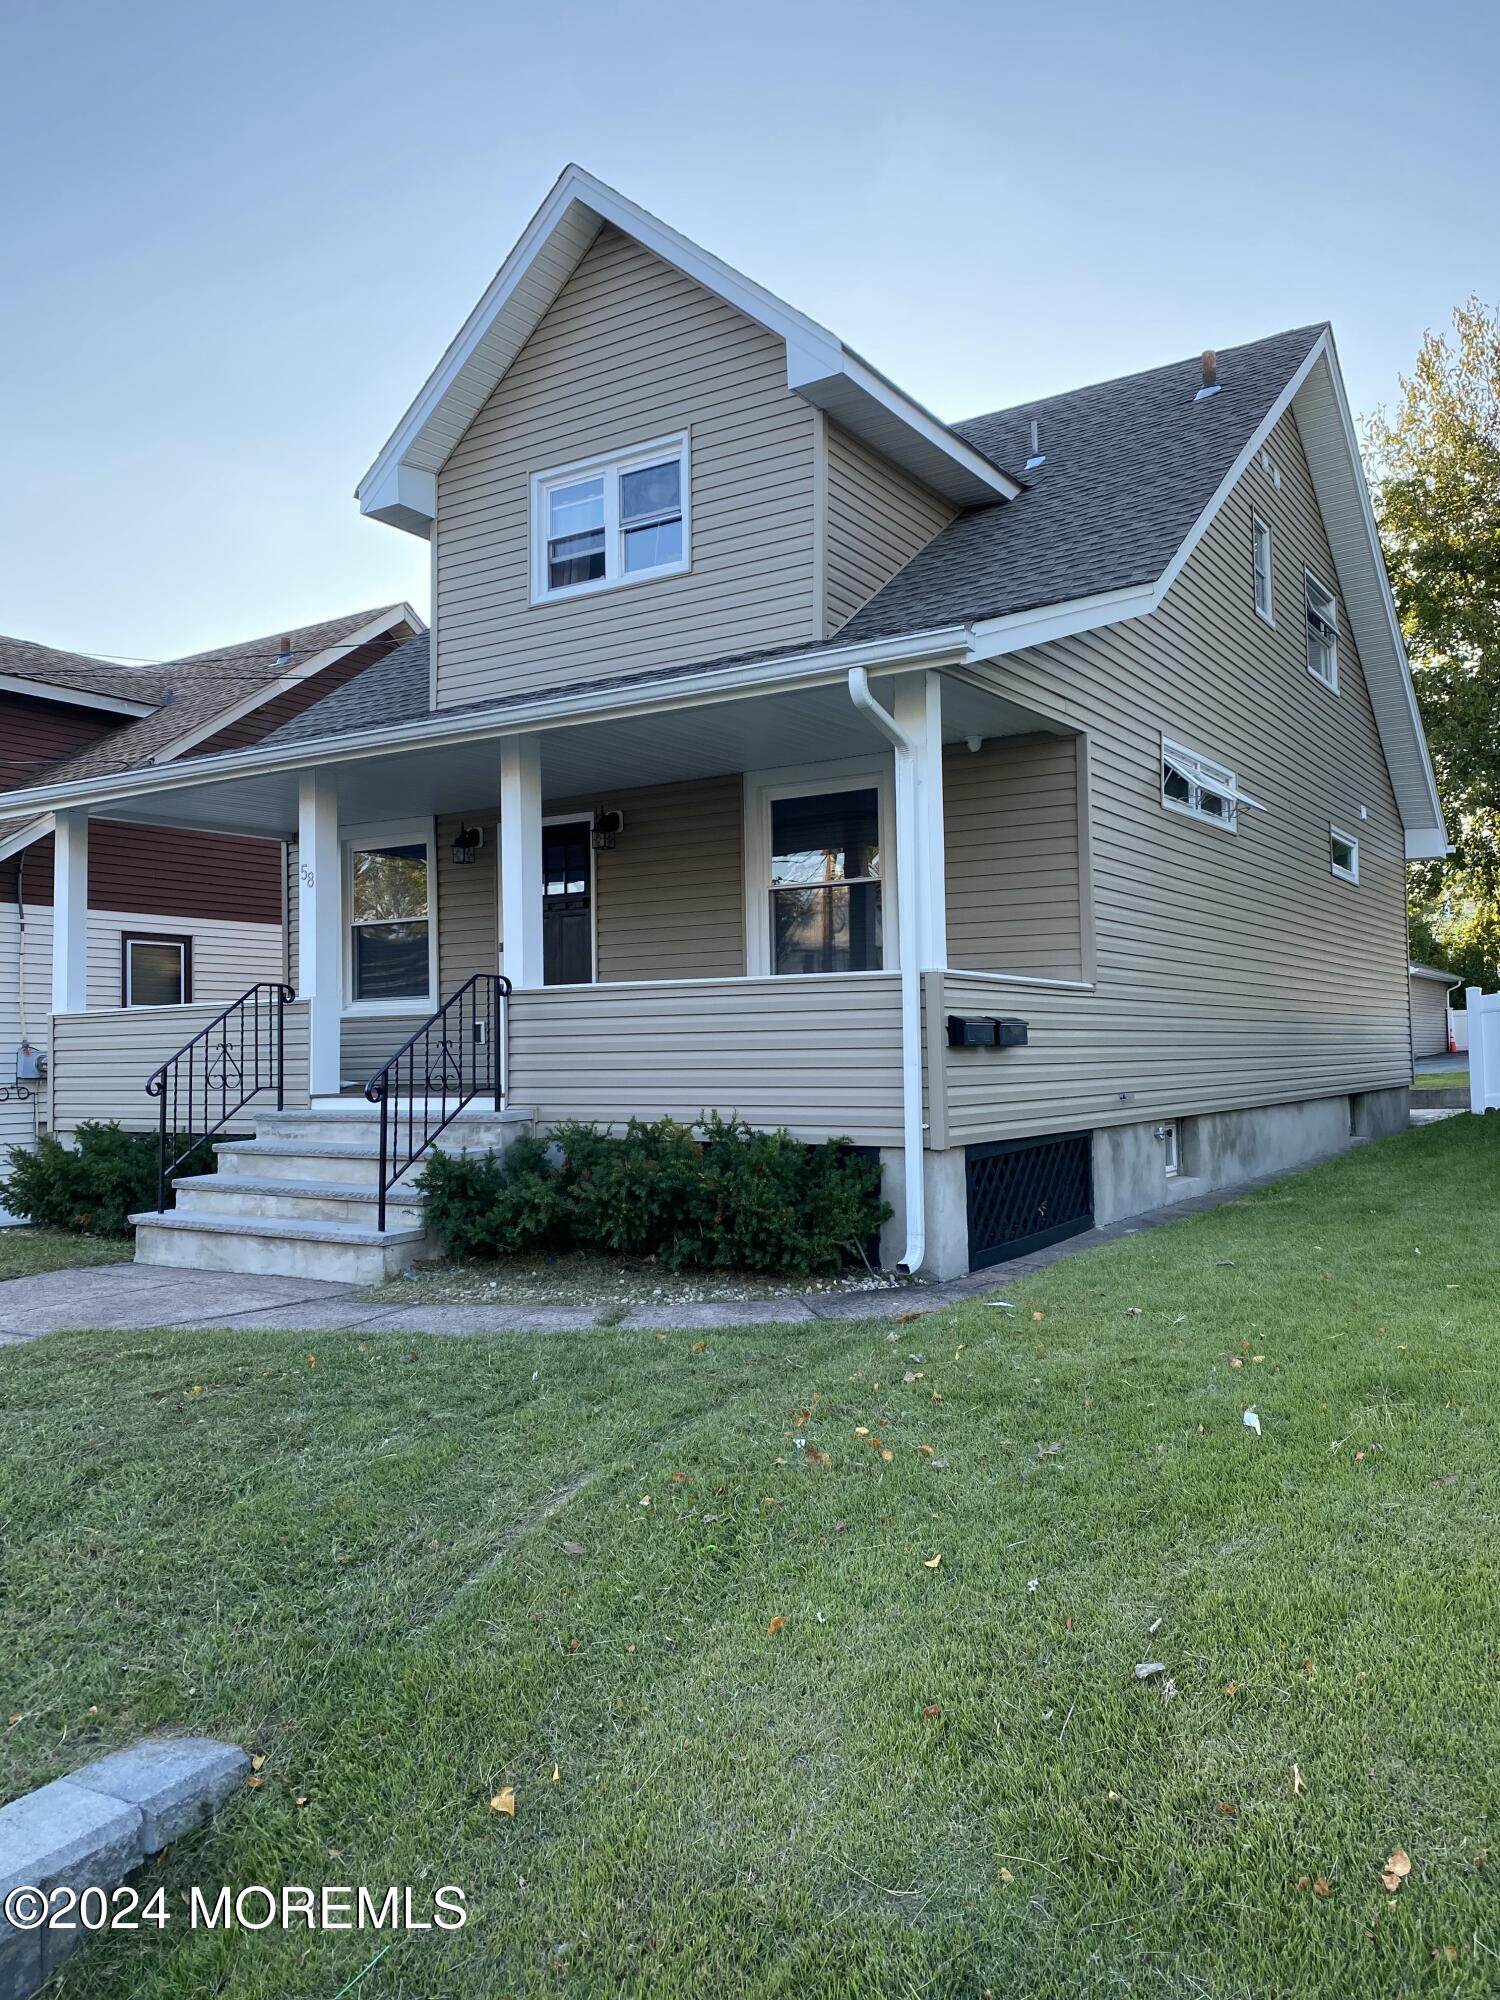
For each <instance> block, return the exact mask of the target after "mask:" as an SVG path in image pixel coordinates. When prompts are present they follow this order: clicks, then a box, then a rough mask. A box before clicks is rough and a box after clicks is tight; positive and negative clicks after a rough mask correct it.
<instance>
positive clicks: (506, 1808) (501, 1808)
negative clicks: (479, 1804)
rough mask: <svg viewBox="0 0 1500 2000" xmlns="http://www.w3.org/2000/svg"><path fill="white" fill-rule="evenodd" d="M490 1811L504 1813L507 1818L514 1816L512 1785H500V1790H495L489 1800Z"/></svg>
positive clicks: (514, 1801)
mask: <svg viewBox="0 0 1500 2000" xmlns="http://www.w3.org/2000/svg"><path fill="white" fill-rule="evenodd" d="M490 1811H491V1812H494V1813H504V1814H505V1816H506V1818H507V1819H514V1818H515V1816H516V1788H515V1786H514V1785H502V1786H501V1788H500V1790H499V1791H498V1792H496V1794H495V1796H494V1797H493V1798H492V1799H491V1800H490Z"/></svg>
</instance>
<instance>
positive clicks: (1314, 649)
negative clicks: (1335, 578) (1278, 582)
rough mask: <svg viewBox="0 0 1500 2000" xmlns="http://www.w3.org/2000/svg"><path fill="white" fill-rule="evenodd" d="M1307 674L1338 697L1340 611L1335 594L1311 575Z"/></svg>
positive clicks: (1308, 577) (1309, 576)
mask: <svg viewBox="0 0 1500 2000" xmlns="http://www.w3.org/2000/svg"><path fill="white" fill-rule="evenodd" d="M1306 597H1307V671H1308V672H1309V673H1310V674H1311V675H1312V676H1313V678H1314V679H1315V680H1320V681H1321V682H1322V683H1323V685H1324V687H1326V688H1331V689H1332V691H1333V692H1334V693H1335V694H1337V693H1338V686H1339V610H1338V605H1337V604H1336V603H1335V602H1334V596H1333V592H1332V591H1331V590H1328V589H1325V587H1324V586H1323V585H1322V584H1321V583H1319V581H1318V579H1317V578H1316V577H1315V576H1314V575H1313V573H1312V571H1311V570H1308V571H1307V586H1306Z"/></svg>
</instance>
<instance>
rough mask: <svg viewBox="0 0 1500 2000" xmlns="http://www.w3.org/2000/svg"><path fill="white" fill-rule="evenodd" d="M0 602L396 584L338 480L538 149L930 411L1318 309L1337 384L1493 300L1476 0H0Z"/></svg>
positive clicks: (74, 610)
mask: <svg viewBox="0 0 1500 2000" xmlns="http://www.w3.org/2000/svg"><path fill="white" fill-rule="evenodd" d="M0 65H3V68H4V71H5V73H6V75H7V79H8V85H9V87H8V90H7V105H6V117H5V120H4V123H3V129H0V188H3V189H4V193H3V194H0V399H3V402H0V425H3V439H4V443H3V447H0V449H3V453H4V461H5V474H4V478H3V480H0V551H3V555H0V630H5V631H9V632H12V633H19V634H21V635H23V636H26V637H30V638H35V639H41V640H44V641H46V642H47V643H49V644H52V645H57V646H64V647H70V648H75V649H77V650H79V651H86V652H92V651H98V652H104V653H110V654H118V655H124V656H134V657H141V658H147V659H152V658H161V657H164V656H169V655H171V654H174V653H179V652H182V651H185V650H188V649H190V648H193V647H199V646H210V645H213V644H215V643H217V642H219V641H222V640H226V639H232V638H241V637H249V636H251V635H253V634H255V633H259V632H272V631H278V630H280V629H282V628H283V627H285V626H288V625H293V624H300V623H304V622H307V621H310V620H312V619H315V618H319V617H324V616H329V615H332V614H334V613H337V612H340V611H344V610H347V609H354V608H357V607H359V606H361V605H365V604H374V603H380V602H389V601H392V600H394V599H397V598H400V597H409V598H410V599H411V600H412V601H413V602H414V603H415V604H417V605H418V607H419V608H420V609H422V610H423V611H424V612H425V610H426V601H427V550H426V545H425V544H423V543H419V542H417V541H414V540H413V539H412V538H411V537H409V536H405V535H402V534H399V533H397V532H396V531H394V530H392V529H389V528H383V527H381V526H379V525H378V524H376V523H373V522H368V521H362V520H361V519H360V517H359V513H358V509H357V507H356V505H355V503H354V501H353V498H352V492H353V487H354V484H355V481H356V480H357V479H358V478H359V476H360V475H361V474H362V472H363V471H364V470H365V467H366V466H367V465H368V463H369V461H370V460H371V459H372V458H373V457H374V455H375V453H376V451H377V450H378V449H379V447H380V445H381V444H382V443H383V442H384V439H385V437H386V436H387V434H388V433H389V431H390V430H391V428H392V427H393V426H394V424H395V422H396V420H397V418H398V417H399V416H400V415H401V413H402V411H403V410H404V408H405V407H406V404H407V403H408V401H409V400H410V398H411V397H412V395H413V394H414V393H415V392H416V390H417V388H418V387H419V386H420V384H421V382H422V380H423V378H424V377H425V375H426V373H427V371H428V370H429V368H430V367H431V366H432V364H433V362H434V361H435V360H436V359H437V357H438V355H439V353H440V352H441V351H442V349H443V347H444V346H445V345H446V343H447V341H448V340H449V338H450V337H451V335H452V334H453V332H454V331H455V330H456V328H457V327H458V325H459V323H460V321H461V320H462V319H463V317H464V315H465V314H466V313H467V311H468V310H469V308H470V306H471V305H472V304H473V302H474V300H475V298H476V297H477V296H478V294H479V293H480V291H481V290H482V289H483V287H484V286H485V284H486V283H487V282H488V280H489V278H490V276H491V275H492V274H493V272H494V270H495V267H496V266H497V265H498V264H499V262H500V261H501V259H502V257H503V256H504V255H505V253H506V251H507V250H508V249H509V247H510V245H511V243H512V241H513V240H514V238H515V236H516V235H517V233H518V232H519V230H520V229H521V227H522V226H523V224H524V223H525V221H526V219H527V218H528V216H529V215H530V213H531V211H532V210H533V209H534V208H535V207H536V205H537V204H538V203H539V202H540V200H541V199H542V197H543V195H544V194H545V193H546V191H547V188H548V187H549V186H550V185H551V182H552V181H553V179H554V178H555V176H556V174H557V172H558V171H559V170H560V168H561V167H562V165H563V164H564V163H565V162H566V161H567V160H568V159H570V158H572V159H577V160H579V161H581V162H582V163H583V164H584V165H585V166H587V167H588V168H590V169H591V171H593V172H594V173H597V174H599V175H600V176H601V177H602V178H604V179H605V180H608V181H612V182H613V183H614V184H615V185H616V186H617V187H619V188H621V189H622V190H623V191H624V192H626V193H627V194H629V195H631V196H632V197H633V198H635V199H636V200H638V201H640V202H642V203H643V204H644V205H645V206H646V207H648V208H650V209H652V210H654V211H655V212H656V213H657V214H658V215H660V216H662V217H664V218H665V219H666V220H667V221H669V222H671V223H672V224H673V225H674V226H676V227H677V228H679V229H681V230H683V231H685V232H686V233H687V234H688V235H690V236H692V237H695V238H696V239H697V240H698V241H700V242H702V243H704V244H705V245H707V246H708V247H709V248H710V249H712V250H714V251H715V252H717V253H718V254H719V255H720V256H723V257H725V258H727V259H728V260H729V261H730V262H731V263H733V264H736V265H738V266H740V267H741V268H742V269H744V270H745V271H747V272H749V273H750V274H751V275H752V276H754V277H755V278H757V279H758V280H759V281H760V282H761V283H763V284H766V285H769V286H770V287H771V288H772V289H773V290H775V291H777V292H779V293H781V295H782V296H783V297H785V298H786V299H788V300H790V301H791V302H792V303H793V304H794V305H796V306H798V307H800V308H801V309H802V310H803V311H805V312H807V313H810V314H811V315H813V316H814V317H815V318H817V319H820V320H822V321H823V322H824V323H825V324H827V325H829V326H831V327H833V328H834V329H835V330H836V331H837V332H838V333H839V334H840V335H841V336H842V337H843V338H844V339H845V340H847V341H848V342H849V343H850V344H851V345H853V346H855V347H857V348H858V349H859V350H860V351H861V352H862V353H864V354H865V355H866V356H868V358H869V359H870V360H872V361H874V362H875V363H877V364H878V365H879V366H880V367H882V368H883V369H885V370H886V372H887V373H889V374H890V375H892V376H894V377H895V379H896V380H897V381H899V382H900V383H901V384H902V385H903V387H905V388H907V389H908V390H909V391H911V392H912V393H913V394H915V395H917V396H919V397H920V398H921V399H922V400H923V401H924V402H926V403H928V404H930V405H931V406H932V407H933V408H934V409H935V410H937V411H938V413H939V414H940V415H942V416H945V417H949V418H957V417H962V416H969V415H973V414H975V413H976V412H978V411H980V410H985V409H993V408H996V407H998V406H1000V405H1003V404H1007V403H1012V402H1017V401H1021V400H1023V399H1025V398H1027V397H1031V396H1036V395H1042V394H1046V393H1048V392H1050V391H1053V390H1057V389H1062V388H1066V387H1069V386H1071V385H1073V384H1076V383H1079V382H1085V381H1093V380H1098V379H1099V378H1101V377H1104V376H1109V375H1116V374H1123V373H1126V372H1128V371H1130V370H1131V369H1135V368H1141V367H1149V366H1151V365H1153V364H1155V363H1157V362H1161V361H1166V360H1171V359H1175V358H1177V357H1180V356H1181V355H1184V354H1189V353H1193V352H1196V351H1197V350H1198V349H1200V348H1202V347H1204V346H1210V345H1212V346H1223V347H1227V346H1230V345H1232V344H1233V343H1234V342H1236V341H1238V340H1244V339H1249V338H1253V337H1254V336H1256V335H1258V334H1262V333H1267V332H1271V331H1273V330H1275V329H1277V328H1280V327H1285V326H1293V325H1298V324H1301V323H1303V322H1305V321H1309V320H1314V319H1321V318H1325V317H1327V318H1331V319H1332V320H1333V322H1334V326H1335V329H1336V332H1337V334H1338V339H1339V345H1340V351H1341V354H1342V357H1343V362H1344V368H1345V372H1346V376H1347V379H1348V383H1349V389H1350V394H1351V398H1352V400H1353V402H1354V404H1355V407H1356V409H1357V410H1358V411H1361V412H1363V411H1365V410H1368V409H1369V408H1371V407H1372V406H1373V405H1374V404H1376V403H1378V402H1380V401H1382V400H1383V399H1386V398H1389V397H1390V396H1391V395H1392V394H1393V393H1394V389H1395V382H1396V376H1397V374H1398V372H1399V371H1400V370H1402V369H1403V368H1405V367H1407V366H1408V365H1409V363H1410V361H1411V359H1412V357H1413V355H1414V353H1415V351H1416V348H1417V344H1418V342H1419V341H1420V339H1421V335H1422V332H1423V330H1424V328H1426V327H1428V326H1432V325H1439V324H1442V323H1444V322H1446V320H1447V317H1448V314H1449V312H1450V310H1451V308H1452V306H1453V305H1454V304H1455V303H1456V302H1457V301H1458V300H1459V299H1461V298H1462V297H1464V296H1466V295H1467V294H1468V293H1469V292H1470V291H1473V290H1477V291H1479V292H1480V293H1481V294H1483V295H1485V296H1487V297H1489V298H1491V299H1493V298H1495V297H1496V295H1497V294H1500V255H1497V252H1500V204H1497V202H1496V200H1495V198H1494V197H1495V191H1496V189H1497V187H1500V171H1497V169H1500V119H1497V118H1496V116H1495V86H1496V82H1497V79H1500V9H1497V8H1495V7H1494V6H1493V5H1489V4H1479V0H1432V4H1429V5H1426V6H1424V7H1422V8H1413V7H1412V6H1410V5H1409V4H1405V5H1394V4H1389V0H1370V4H1350V5H1333V4H1327V0H1302V4H1299V5H1284V4H1281V3H1280V0H1265V4H1259V5H1248V6H1247V5H1238V6H1235V7H1233V8H1229V7H1223V6H1215V5H1213V4H1212V0H1193V4H1177V0H1132V4H1119V0H1111V4H1108V5H1101V4H1098V0H1071V4H1066V5H1063V4H1059V5H1053V6H1046V7H1040V6H1037V5H1035V4H1034V0H1032V4H1026V5H1014V4H1010V0H1005V4H989V5H984V4H973V3H972V0H965V4H928V5H923V6H915V5H912V6H895V5H888V4H885V0H857V4H844V0H834V4H819V0H801V4H796V5H787V4H782V0H769V4H765V0H762V4H758V5H756V6H753V7H739V8H734V9H728V8H713V7H707V8H706V7H703V6H702V5H701V4H698V5H682V4H677V0H671V4H661V3H660V0H637V4H636V5H635V6H633V7H630V8H624V7H617V6H611V5H602V4H598V0H570V4H569V5H567V6H565V7H560V6H557V5H552V6H548V7H538V8H534V9H532V8H522V7H518V6H515V5H511V4H498V5H497V4H488V5H485V4H478V0H423V4H421V5H419V6H412V5H410V4H401V5H396V4H390V0H358V4H345V0H332V4H323V3H322V0H303V4H300V5H288V4H284V0H258V4H257V5H256V6H254V7H241V8H235V9H230V8H226V7H204V6H202V5H201V4H194V5H191V6H188V5H181V6H179V5H164V4H158V3H157V0H137V4H135V5H133V6H130V7H120V6H119V5H117V4H111V5H108V6H101V5H94V4H68V0H60V4H59V5H57V6H54V7H47V8H32V9H27V10H24V11H23V10H21V9H16V8H12V9H10V10H9V11H8V14H7V16H6V20H5V25H4V27H3V30H0Z"/></svg>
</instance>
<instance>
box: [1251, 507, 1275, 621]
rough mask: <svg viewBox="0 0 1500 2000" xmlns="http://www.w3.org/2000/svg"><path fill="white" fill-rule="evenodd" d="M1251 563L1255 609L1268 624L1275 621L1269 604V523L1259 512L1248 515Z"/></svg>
mask: <svg viewBox="0 0 1500 2000" xmlns="http://www.w3.org/2000/svg"><path fill="white" fill-rule="evenodd" d="M1250 543H1251V550H1252V556H1251V563H1252V568H1253V571H1254V577H1255V609H1256V611H1257V612H1258V613H1259V615H1260V616H1261V617H1262V618H1264V619H1265V621H1266V623H1267V624H1268V625H1274V624H1275V623H1276V620H1275V617H1274V616H1273V615H1272V606H1271V525H1270V523H1269V522H1268V521H1263V520H1262V519H1261V518H1260V516H1259V514H1252V515H1251V516H1250Z"/></svg>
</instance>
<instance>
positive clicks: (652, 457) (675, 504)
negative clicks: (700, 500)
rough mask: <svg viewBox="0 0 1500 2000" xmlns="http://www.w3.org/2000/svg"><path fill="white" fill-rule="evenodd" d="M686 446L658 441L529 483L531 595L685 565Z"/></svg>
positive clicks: (578, 590) (600, 585) (643, 577)
mask: <svg viewBox="0 0 1500 2000" xmlns="http://www.w3.org/2000/svg"><path fill="white" fill-rule="evenodd" d="M688 485H689V479H688V441H687V438H686V437H685V436H681V437H672V438H658V439H656V440H655V442H654V443H651V444H647V445H640V446H637V447H636V448H634V449H632V450H631V451H628V452H616V453H613V454H611V455H610V456H609V457H606V458H593V459H586V460H583V461H581V462H580V463H578V464H576V465H567V466H562V467H560V468H559V469H558V470H557V471H555V472H542V473H538V474H537V475H536V477H535V478H534V479H533V480H532V482H531V527H532V561H531V594H532V598H533V600H534V601H535V602H537V603H549V602H551V601H553V600H554V599H557V598H564V597H581V596H583V595H585V594H586V593H588V592H591V591H597V590H609V589H612V588H613V587H614V586H615V585H616V584H622V583H642V582H645V581H647V580H648V579H649V578H652V577H660V576H677V575H680V574H681V572H682V571H683V570H685V569H686V568H687V567H688V561H689V550H688Z"/></svg>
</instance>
